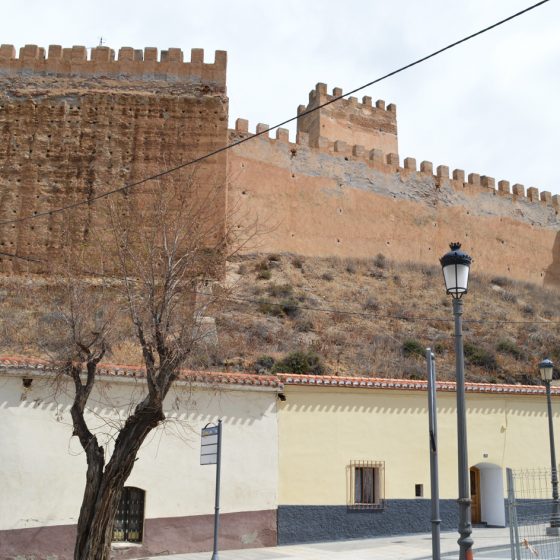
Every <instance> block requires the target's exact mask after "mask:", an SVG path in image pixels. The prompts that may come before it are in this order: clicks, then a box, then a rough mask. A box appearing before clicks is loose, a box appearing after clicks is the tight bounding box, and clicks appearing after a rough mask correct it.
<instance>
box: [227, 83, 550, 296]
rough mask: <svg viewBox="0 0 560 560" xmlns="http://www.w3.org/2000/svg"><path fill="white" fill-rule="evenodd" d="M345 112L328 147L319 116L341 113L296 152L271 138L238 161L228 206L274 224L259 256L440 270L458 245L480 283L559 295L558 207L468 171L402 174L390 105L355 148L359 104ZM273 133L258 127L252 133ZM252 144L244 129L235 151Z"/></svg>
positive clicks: (284, 138)
mask: <svg viewBox="0 0 560 560" xmlns="http://www.w3.org/2000/svg"><path fill="white" fill-rule="evenodd" d="M324 91H325V86H324V84H318V85H317V88H316V90H315V92H312V94H311V98H312V99H316V98H317V97H321V99H327V100H328V99H329V97H330V96H326V94H324ZM337 93H339V92H337V91H336V90H335V91H333V94H337ZM337 103H339V102H337ZM344 103H346V104H345V105H344V104H343V105H342V106H341V108H340V111H342V112H344V111H349V112H350V114H349V118H348V121H347V122H346V126H345V127H344V126H343V124H342V121H341V120H340V118H338V120H337V121H336V123H335V124H336V126H333V127H331V128H330V129H329V136H328V137H327V136H323V135H320V134H319V132H318V131H319V130H320V129H319V127H320V126H322V125H321V123H322V122H323V120H322V119H323V115H322V114H321V113H322V112H323V111H327V112H328V115H330V114H331V113H332V111H333V109H331V107H332V106H333V105H336V103H335V104H333V105H330V106H328V107H326V108H325V109H320V110H319V111H317V114H318V116H315V117H314V118H315V121H316V122H315V125H310V123H309V121H308V120H304V121H303V122H298V134H297V138H296V140H295V141H293V140H292V141H291V140H290V138H289V134H288V131H287V130H284V129H279V130H278V131H277V132H276V137H275V138H270V137H269V135H268V133H266V134H263V135H261V136H259V137H258V138H255V139H254V140H252V141H250V142H245V143H243V144H241V145H239V146H237V147H235V148H234V149H233V150H231V152H230V154H229V177H230V186H229V199H230V204H232V205H235V206H237V207H241V208H243V209H244V211H245V212H244V213H240V215H241V216H243V217H244V219H245V220H248V221H250V220H254V219H255V218H257V217H258V219H259V222H260V223H265V224H267V227H268V229H269V233H268V235H265V236H263V238H262V241H261V244H260V249H261V250H262V251H270V252H291V253H298V254H302V255H308V256H339V257H355V258H368V257H372V256H375V255H377V254H378V253H382V254H384V255H385V256H387V257H389V258H391V259H395V260H398V261H419V262H422V263H426V264H432V265H438V258H439V257H440V256H441V255H442V254H443V253H445V252H446V251H447V250H448V243H449V242H451V241H460V242H461V243H462V244H463V247H464V249H465V250H466V251H467V252H468V253H470V254H471V255H472V256H473V257H474V267H473V270H475V271H477V272H485V273H488V274H492V275H503V276H509V277H512V278H515V279H519V280H527V281H531V282H536V283H539V284H545V285H550V286H557V285H559V283H560V265H559V262H558V261H559V255H560V241H559V240H558V227H559V225H560V220H559V218H558V211H559V208H560V197H559V196H558V195H555V196H552V195H551V193H550V192H548V191H542V192H539V190H538V189H536V188H534V187H530V188H528V189H525V187H524V186H523V185H520V184H514V185H513V186H511V185H510V183H509V182H508V181H505V180H502V181H499V182H498V184H497V185H496V181H495V179H494V178H492V177H489V176H485V175H480V174H478V173H469V174H468V175H466V174H465V172H464V171H463V170H461V169H455V170H453V171H452V172H451V173H450V170H449V167H447V166H445V165H439V166H437V168H436V169H435V170H434V166H433V164H432V163H431V162H429V161H423V162H421V163H420V164H419V165H418V164H417V162H416V160H415V159H414V158H410V157H409V158H405V159H404V161H403V162H402V163H401V160H400V157H399V155H398V154H397V153H387V152H386V151H385V149H393V148H396V116H395V115H396V110H395V109H394V108H392V109H390V110H389V109H387V110H384V109H382V107H384V102H382V101H378V102H377V107H378V111H384V113H383V114H384V115H385V117H384V120H383V121H379V120H377V121H376V119H373V118H372V120H371V121H370V125H371V129H372V134H371V135H370V137H369V138H365V139H364V138H363V137H362V138H363V140H362V142H363V143H362V144H351V143H349V141H348V139H351V138H352V137H353V134H354V132H353V130H354V129H356V126H355V125H354V124H353V121H352V115H353V114H354V111H355V110H358V109H360V106H362V104H356V103H354V102H352V103H349V102H344ZM366 105H367V104H366ZM389 107H391V105H389ZM300 110H303V109H300ZM360 110H361V109H360ZM364 110H365V109H364ZM341 114H342V113H341ZM378 114H379V113H378ZM328 115H327V116H328ZM387 115H388V116H387ZM339 117H340V115H339ZM310 118H311V115H307V116H305V117H304V119H310ZM376 118H377V117H376ZM393 120H394V123H393V124H394V128H391V127H392V126H393V124H392V121H393ZM330 122H331V124H333V122H334V121H332V120H331V121H330ZM376 127H377V128H376ZM266 128H267V125H263V124H258V125H257V128H256V130H257V131H259V130H266ZM357 130H358V132H359V133H360V134H362V133H363V132H364V130H365V128H364V127H362V126H361V124H360V125H359V126H358V127H357ZM387 130H393V132H394V142H392V144H391V143H390V148H386V146H387V141H386V138H387V137H386V136H385V137H379V136H377V133H379V132H383V133H384V134H388V133H387V132H385V131H387ZM250 135H251V132H249V123H248V122H247V121H246V120H243V119H238V121H237V123H236V127H235V129H233V130H231V131H230V141H231V142H235V141H237V140H239V139H242V138H246V137H247V136H250ZM337 135H338V138H341V137H342V138H343V139H338V140H337V139H336V137H337ZM356 137H357V136H356ZM366 146H373V147H372V148H371V149H369V148H368V147H366ZM239 222H240V223H239V224H238V225H239V226H240V227H242V226H243V223H242V222H243V221H242V220H241V219H240V220H239Z"/></svg>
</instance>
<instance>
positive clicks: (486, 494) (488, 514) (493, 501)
mask: <svg viewBox="0 0 560 560" xmlns="http://www.w3.org/2000/svg"><path fill="white" fill-rule="evenodd" d="M475 466H476V467H478V468H479V469H480V498H481V501H480V514H481V520H482V521H483V522H486V523H488V525H497V526H500V527H505V526H506V511H505V505H504V478H503V470H502V469H501V467H499V466H498V465H493V464H491V463H479V464H478V465H475Z"/></svg>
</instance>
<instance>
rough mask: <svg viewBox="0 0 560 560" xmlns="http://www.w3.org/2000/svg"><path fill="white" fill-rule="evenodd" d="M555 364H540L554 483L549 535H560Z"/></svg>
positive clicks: (546, 362)
mask: <svg viewBox="0 0 560 560" xmlns="http://www.w3.org/2000/svg"><path fill="white" fill-rule="evenodd" d="M553 370H554V364H553V363H552V361H551V360H549V359H546V360H543V361H542V362H541V363H540V364H539V372H540V374H541V379H542V380H543V382H544V386H545V387H546V404H547V408H548V436H549V438H550V472H551V479H552V480H551V481H552V515H551V516H550V527H547V528H546V534H547V535H560V503H559V501H558V467H557V466H556V449H555V446H554V426H553V424H552V403H551V399H550V382H551V381H552V372H553Z"/></svg>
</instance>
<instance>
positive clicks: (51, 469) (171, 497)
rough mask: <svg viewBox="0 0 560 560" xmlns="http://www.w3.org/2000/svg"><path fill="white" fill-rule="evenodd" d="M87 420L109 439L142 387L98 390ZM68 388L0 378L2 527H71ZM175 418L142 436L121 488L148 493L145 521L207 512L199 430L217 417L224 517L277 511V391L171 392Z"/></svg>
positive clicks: (73, 499) (207, 475)
mask: <svg viewBox="0 0 560 560" xmlns="http://www.w3.org/2000/svg"><path fill="white" fill-rule="evenodd" d="M100 389H101V390H98V391H97V392H95V393H94V394H92V397H91V399H90V401H91V403H92V406H93V407H94V408H93V410H91V412H90V414H89V415H88V420H89V422H90V424H91V425H93V426H96V431H97V433H98V434H99V437H100V438H102V439H103V440H104V441H110V436H111V434H112V433H114V431H115V426H116V425H118V424H119V423H120V422H121V421H122V418H124V416H125V412H126V408H127V407H128V406H130V395H131V391H132V393H133V394H134V396H135V397H136V398H138V396H139V395H141V394H142V392H143V390H144V387H143V385H142V384H141V383H135V382H128V381H127V382H118V383H107V382H104V383H103V384H102V385H100ZM70 393H71V391H70V387H66V388H63V390H62V391H60V390H55V388H54V386H53V385H52V382H49V381H47V380H45V379H34V381H33V383H32V386H31V388H30V389H25V388H24V387H23V384H22V380H21V378H18V377H7V376H6V375H3V376H2V377H0V465H1V472H2V499H1V500H0V530H3V529H18V528H25V527H37V526H44V525H62V524H74V523H76V522H77V518H78V515H79V508H80V503H81V499H82V493H83V488H84V482H85V469H86V463H85V456H84V454H83V452H82V450H81V447H80V445H79V442H78V440H77V438H73V437H72V436H71V434H72V427H71V418H70V411H69V407H70V402H71V401H70V398H69V396H70ZM165 405H166V410H168V416H169V417H171V418H172V421H170V422H168V423H166V424H165V425H164V426H162V427H160V428H158V429H157V430H155V431H154V432H153V434H152V435H151V436H149V438H148V440H147V442H146V443H145V444H144V445H143V446H142V448H141V449H140V452H139V453H138V459H137V462H136V465H135V467H134V470H133V472H132V474H131V476H130V477H129V480H128V481H127V485H129V486H137V487H139V488H142V489H144V490H145V491H146V517H147V518H158V517H174V516H188V515H199V514H211V513H213V508H214V489H215V466H200V464H199V455H200V430H201V428H203V427H204V426H205V425H206V424H207V423H209V422H215V421H217V419H218V418H222V420H223V463H222V504H221V511H223V512H225V513H227V512H235V511H259V510H267V509H274V508H276V505H277V486H278V484H277V465H278V457H277V454H278V445H277V423H276V393H275V392H274V391H273V390H270V389H263V388H260V387H242V388H241V387H239V388H236V389H231V388H228V389H223V388H209V387H207V388H204V389H201V388H192V389H191V388H189V387H185V386H183V387H176V388H174V389H173V390H172V391H171V392H170V394H169V396H168V399H167V400H166V403H165Z"/></svg>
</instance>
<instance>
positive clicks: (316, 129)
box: [298, 83, 398, 154]
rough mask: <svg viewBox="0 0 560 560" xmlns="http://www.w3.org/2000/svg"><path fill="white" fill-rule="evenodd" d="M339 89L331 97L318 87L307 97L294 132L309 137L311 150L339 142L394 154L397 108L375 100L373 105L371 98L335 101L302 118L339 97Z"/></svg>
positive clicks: (324, 87)
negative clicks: (325, 144)
mask: <svg viewBox="0 0 560 560" xmlns="http://www.w3.org/2000/svg"><path fill="white" fill-rule="evenodd" d="M342 93H343V92H342V89H341V88H338V87H335V88H333V90H332V95H330V94H329V93H328V92H327V85H326V84H323V83H318V84H317V85H316V86H315V89H314V90H311V92H310V93H309V102H308V104H307V105H300V106H299V107H298V114H301V115H302V116H301V117H300V118H298V132H302V133H306V134H308V135H309V141H310V143H311V145H312V146H319V145H320V144H321V143H323V144H324V143H325V142H327V141H331V142H332V141H341V142H346V143H347V144H349V145H360V146H364V148H365V149H366V150H367V151H369V150H373V149H379V150H382V151H383V152H385V153H388V154H390V153H395V154H396V153H398V137H397V107H396V105H394V104H392V103H391V104H389V105H387V106H385V101H383V100H381V99H379V100H378V101H376V103H375V105H374V104H373V101H372V98H371V97H368V96H364V97H363V98H362V101H361V102H360V101H359V100H358V99H357V98H356V97H349V98H348V99H339V100H338V101H336V103H331V104H330V105H327V106H326V107H323V108H321V109H319V110H318V111H314V112H313V113H310V114H308V115H305V114H303V113H305V112H306V111H308V110H310V109H313V108H315V107H318V106H319V105H322V104H324V103H327V102H328V101H331V100H332V99H334V98H336V97H340V96H341V95H342Z"/></svg>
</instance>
